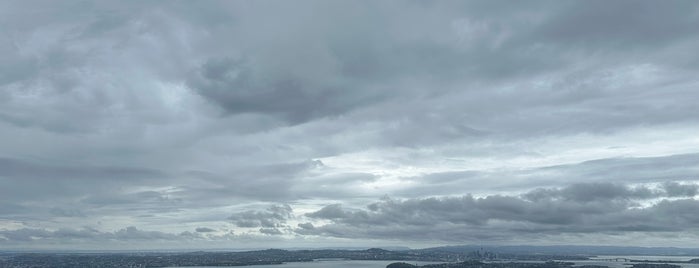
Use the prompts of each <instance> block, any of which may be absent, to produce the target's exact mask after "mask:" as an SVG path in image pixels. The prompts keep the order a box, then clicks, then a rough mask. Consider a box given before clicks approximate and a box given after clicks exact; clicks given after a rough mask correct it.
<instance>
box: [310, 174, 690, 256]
mask: <svg viewBox="0 0 699 268" xmlns="http://www.w3.org/2000/svg"><path fill="white" fill-rule="evenodd" d="M661 188H663V187H661ZM671 196H674V193H672V192H665V191H664V190H661V189H651V188H647V187H643V186H638V187H629V186H624V185H617V184H612V183H592V184H575V185H571V186H568V187H564V188H552V189H536V190H533V191H530V192H527V193H525V194H523V195H520V196H515V195H488V196H484V197H473V196H471V195H467V196H461V197H442V198H412V199H404V200H393V199H387V200H383V201H380V202H377V203H372V204H370V205H369V206H367V208H366V209H363V210H354V211H352V210H348V209H343V208H342V207H341V206H339V205H329V206H325V207H323V208H321V209H320V210H318V211H316V212H313V213H308V214H306V216H307V217H309V218H313V219H322V220H327V221H330V223H329V224H325V225H320V226H315V225H313V228H307V227H310V226H305V227H304V226H299V229H297V232H298V233H301V234H315V235H326V236H336V237H343V238H350V237H364V238H384V239H408V240H440V241H446V242H448V241H452V242H453V241H469V240H478V239H486V240H488V239H492V240H503V241H504V240H508V237H510V238H509V240H516V239H521V238H523V237H532V236H535V235H541V236H551V237H555V236H561V235H567V234H577V235H583V236H582V237H583V238H581V239H583V240H584V239H585V238H584V237H585V235H589V234H600V233H607V234H611V233H619V232H621V233H625V232H686V231H696V230H695V229H696V228H695V224H696V223H697V221H698V220H699V219H698V218H697V217H696V216H695V213H693V212H692V211H693V210H694V209H696V207H697V206H699V202H698V201H697V200H695V199H693V198H691V197H693V196H689V197H690V198H687V197H686V196H685V197H684V198H680V199H670V198H669V197H671ZM656 198H660V201H651V200H654V199H656Z"/></svg>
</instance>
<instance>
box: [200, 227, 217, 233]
mask: <svg viewBox="0 0 699 268" xmlns="http://www.w3.org/2000/svg"><path fill="white" fill-rule="evenodd" d="M195 231H196V232H197V233H211V232H215V231H216V230H214V229H211V228H208V227H197V229H195Z"/></svg>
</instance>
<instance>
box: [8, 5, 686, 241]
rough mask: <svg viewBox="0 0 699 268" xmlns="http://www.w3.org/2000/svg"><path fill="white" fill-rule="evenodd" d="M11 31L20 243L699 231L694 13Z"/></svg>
mask: <svg viewBox="0 0 699 268" xmlns="http://www.w3.org/2000/svg"><path fill="white" fill-rule="evenodd" d="M0 10H2V11H1V12H0V13H2V14H1V15H2V16H0V17H2V20H0V62H2V64H0V148H2V152H0V203H2V204H3V206H2V207H0V230H3V231H5V232H6V234H7V236H10V237H14V238H17V239H18V240H22V239H24V240H25V241H26V242H27V243H31V242H32V241H35V239H37V238H40V237H47V238H46V239H49V238H48V237H58V236H64V237H75V239H74V240H78V239H77V237H84V238H80V239H82V240H83V241H82V242H81V243H84V244H89V243H88V242H89V240H91V239H95V240H99V239H115V240H119V239H117V238H116V237H117V236H123V237H124V239H131V240H130V241H136V240H137V239H136V238H137V237H146V239H141V240H138V241H140V242H138V243H135V242H134V246H137V245H136V244H145V243H147V241H148V240H149V239H147V238H148V237H150V238H151V239H155V240H158V239H162V240H163V241H177V239H188V238H191V239H195V238H196V239H199V238H201V239H208V238H207V237H209V236H216V235H220V234H221V233H224V232H228V231H235V232H236V234H239V233H240V235H238V236H235V238H237V239H242V240H244V239H243V237H242V236H244V235H245V234H249V235H250V239H248V240H245V241H246V242H251V241H253V242H254V241H259V243H257V244H255V245H261V247H266V245H264V243H265V242H269V241H274V242H279V241H283V240H284V239H290V237H292V236H295V234H293V233H292V230H296V229H298V230H297V231H298V232H299V233H301V232H303V233H305V234H308V235H310V236H309V237H308V239H309V240H306V241H307V243H315V242H317V241H325V242H327V241H329V240H323V239H326V238H327V239H331V240H332V239H335V238H336V237H345V238H355V236H352V235H355V234H356V237H360V238H361V239H355V240H353V239H338V240H333V241H335V242H332V243H340V242H337V241H342V242H341V243H345V242H348V243H350V242H352V243H354V242H357V243H359V242H361V241H365V240H364V238H366V237H369V236H371V235H374V234H375V235H376V237H379V238H385V239H398V240H399V239H401V238H405V239H413V238H414V239H419V240H420V241H427V240H429V239H435V241H447V240H449V241H451V240H456V239H457V238H474V239H475V238H479V239H494V240H497V241H501V240H502V241H504V240H507V239H508V237H510V236H511V237H525V238H527V239H537V237H536V235H534V234H535V232H534V231H535V230H540V231H541V234H545V235H551V236H554V235H556V234H559V235H560V236H566V235H570V236H575V235H577V234H585V235H590V234H591V232H595V231H599V232H618V233H619V234H621V235H619V236H611V235H610V237H613V239H619V240H617V241H621V242H619V243H626V242H628V241H631V240H630V239H631V238H636V237H638V236H635V235H636V232H648V233H653V232H662V233H663V234H664V235H666V236H667V235H669V234H670V233H672V234H673V235H675V236H680V237H689V234H690V233H691V232H692V231H691V228H690V227H689V226H690V223H692V222H693V218H691V217H689V215H685V214H683V212H681V211H685V210H688V209H691V208H692V204H693V201H692V200H691V198H694V197H695V196H696V193H697V191H698V189H697V186H696V185H695V184H696V180H697V179H699V177H698V175H699V169H697V165H696V163H697V162H699V151H697V149H696V148H699V146H697V140H696V133H697V132H698V131H699V120H698V117H697V116H696V115H695V114H696V112H695V111H698V110H699V104H697V102H696V101H695V100H696V99H699V91H697V90H696V88H697V86H698V85H699V79H698V78H697V76H696V73H697V72H696V70H697V67H699V57H698V56H697V55H696V53H693V51H694V50H696V49H695V48H696V47H698V46H699V32H697V31H695V30H694V29H695V28H696V27H695V25H697V24H698V23H699V16H698V15H697V14H699V12H698V10H699V3H697V2H693V1H673V2H672V3H660V2H657V1H650V0H648V1H647V0H641V1H638V0H636V1H633V0H628V1H627V0H622V1H616V2H614V3H609V2H606V1H597V0H593V1H572V2H552V1H533V2H527V3H508V4H503V3H499V2H482V1H439V2H429V3H427V2H414V1H408V2H400V1H381V2H376V1H361V0H360V1H351V2H349V1H347V2H340V1H316V0H308V1H300V2H293V3H286V2H283V3H269V2H231V1H207V2H187V1H181V2H174V3H171V4H170V5H167V6H163V5H156V4H153V3H148V2H115V3H110V2H102V3H84V2H81V1H61V2H51V3H41V4H40V8H39V7H38V3H32V2H26V1H21V2H13V3H0ZM76 10H81V11H82V13H81V14H82V15H81V16H76V15H75V11H76ZM358 18H361V19H358ZM537 188H539V189H537ZM384 195H388V196H392V197H395V198H396V199H394V200H384V201H380V202H376V203H375V204H372V205H370V206H369V207H365V205H366V204H367V203H369V202H371V201H370V200H376V199H377V198H379V197H381V196H384ZM683 200H684V201H683ZM280 204H282V205H280ZM283 204H288V205H283ZM321 204H322V205H323V206H324V207H322V208H321V207H319V206H320V205H321ZM291 206H293V210H292V209H291ZM265 207H267V208H268V209H264V208H265ZM259 208H263V209H259ZM394 214H395V215H394ZM651 214H655V215H666V216H667V217H666V218H664V219H655V220H653V219H650V216H649V215H651ZM228 216H230V218H228ZM623 217H625V218H626V220H627V221H628V224H622V223H620V222H621V221H622V218H623ZM391 220H393V221H395V222H394V223H390V221H391ZM19 223H21V224H19ZM328 223H329V224H328ZM224 224H227V225H228V226H230V227H231V228H232V229H233V230H227V229H225V227H223V226H222V225H224ZM18 225H19V226H20V227H18ZM75 226H91V227H95V228H97V227H99V228H97V229H99V230H112V231H92V230H91V229H74V228H75ZM123 226H138V228H137V229H128V228H123ZM205 226H214V227H216V228H215V229H216V232H199V231H197V228H207V227H205ZM358 226H361V227H358ZM25 227H26V230H24V231H17V232H14V231H10V230H20V229H21V228H25ZM368 227H372V228H368ZM142 228H143V229H142ZM425 228H428V229H430V230H431V232H430V233H429V234H425V232H422V229H425ZM121 229H123V230H122V231H118V230H121ZM58 230H63V231H61V232H58ZM114 230H117V231H114ZM145 230H168V233H167V234H159V233H149V231H145ZM200 230H205V229H200ZM241 230H242V232H241ZM614 230H617V231H614ZM643 230H645V231H643ZM673 230H674V231H673ZM671 231H672V232H671ZM56 232H58V233H56ZM528 234H529V235H528ZM605 234H606V233H605ZM171 235H172V236H171ZM314 235H315V236H314ZM2 237H3V238H1V239H5V240H8V239H9V238H7V237H5V236H2ZM90 237H93V238H90ZM110 237H111V238H110ZM126 237H129V238H126ZM301 237H303V238H299V239H306V238H307V237H306V236H301ZM311 237H312V238H311ZM558 238H559V237H556V238H554V239H550V240H548V242H549V243H558V242H559V241H560V240H558ZM598 238H600V237H598ZM50 239H53V240H52V241H58V240H57V239H58V238H50ZM499 239H500V240H499ZM542 239H543V238H542ZM610 239H611V238H610ZM625 239H626V240H625ZM544 240H545V239H543V240H542V241H543V242H546V241H544ZM641 240H643V241H646V242H648V243H650V242H657V243H659V244H668V243H678V242H673V241H674V240H673V241H670V240H669V239H665V240H662V239H660V238H657V237H656V238H648V237H646V238H643V239H640V238H639V240H638V241H641ZM661 240H662V241H661ZM99 241H102V240H99ZM308 241H310V242H308ZM571 241H574V240H571ZM302 242H303V241H302ZM524 242H526V241H524ZM543 242H542V243H543ZM613 242H614V241H611V242H610V243H613ZM634 242H636V240H634ZM289 243H290V244H293V243H300V242H299V241H296V240H295V241H294V242H293V243H292V242H289ZM327 243H331V242H327ZM425 243H426V242H425ZM36 244H39V243H38V242H37V243H36ZM97 244H98V245H99V243H97ZM53 245H55V247H61V244H60V243H58V242H56V243H55V244H53ZM178 245H179V244H178ZM3 246H4V245H3ZM3 246H0V247H3ZM292 246H293V245H292ZM323 246H325V245H323Z"/></svg>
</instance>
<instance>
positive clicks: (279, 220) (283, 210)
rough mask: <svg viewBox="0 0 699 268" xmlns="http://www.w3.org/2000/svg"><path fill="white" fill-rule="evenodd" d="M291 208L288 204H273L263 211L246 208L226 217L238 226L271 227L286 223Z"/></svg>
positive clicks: (291, 210) (265, 228)
mask: <svg viewBox="0 0 699 268" xmlns="http://www.w3.org/2000/svg"><path fill="white" fill-rule="evenodd" d="M292 212H293V209H292V208H291V206H289V205H274V206H271V207H269V208H267V210H265V211H255V210H248V211H244V212H239V213H235V214H233V215H231V216H230V217H228V219H229V220H231V221H232V222H233V223H234V224H235V225H236V226H238V227H248V228H249V227H264V228H262V229H260V230H263V229H264V230H267V232H269V229H273V228H276V227H282V226H285V225H286V222H287V220H288V219H289V218H290V217H292V215H293V214H292Z"/></svg>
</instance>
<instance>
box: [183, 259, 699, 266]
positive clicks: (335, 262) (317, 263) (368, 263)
mask: <svg viewBox="0 0 699 268" xmlns="http://www.w3.org/2000/svg"><path fill="white" fill-rule="evenodd" d="M394 262H398V261H351V260H333V261H314V262H289V263H284V264H277V265H252V266H236V267H249V268H384V267H386V265H389V264H391V263H394ZM408 263H412V264H416V263H417V264H418V265H424V264H430V263H435V262H421V261H418V262H414V261H413V262H408ZM196 267H197V268H221V267H214V266H196ZM190 268H195V267H190ZM697 268H699V267H697Z"/></svg>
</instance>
